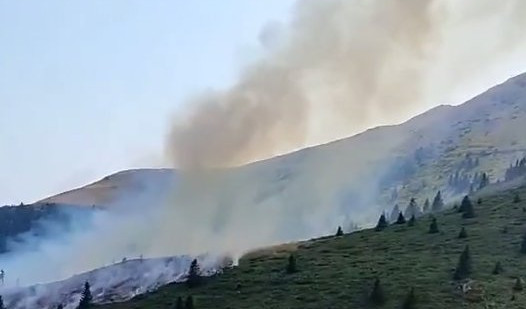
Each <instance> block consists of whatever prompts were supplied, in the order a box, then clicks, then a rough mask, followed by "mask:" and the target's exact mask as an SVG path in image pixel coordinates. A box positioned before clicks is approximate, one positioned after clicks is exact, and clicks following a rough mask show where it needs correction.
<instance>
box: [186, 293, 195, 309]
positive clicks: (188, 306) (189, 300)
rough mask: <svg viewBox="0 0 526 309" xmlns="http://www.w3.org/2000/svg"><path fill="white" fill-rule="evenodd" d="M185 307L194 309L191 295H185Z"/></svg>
mask: <svg viewBox="0 0 526 309" xmlns="http://www.w3.org/2000/svg"><path fill="white" fill-rule="evenodd" d="M184 307H185V309H194V298H193V297H192V295H188V296H187V297H186V302H185V306H184Z"/></svg>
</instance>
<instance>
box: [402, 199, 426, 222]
mask: <svg viewBox="0 0 526 309" xmlns="http://www.w3.org/2000/svg"><path fill="white" fill-rule="evenodd" d="M421 214H422V210H421V209H420V208H419V207H418V204H417V203H416V200H415V199H414V198H411V200H410V201H409V205H407V208H406V209H405V212H404V216H405V217H406V218H411V216H412V215H414V216H415V217H420V215H421Z"/></svg>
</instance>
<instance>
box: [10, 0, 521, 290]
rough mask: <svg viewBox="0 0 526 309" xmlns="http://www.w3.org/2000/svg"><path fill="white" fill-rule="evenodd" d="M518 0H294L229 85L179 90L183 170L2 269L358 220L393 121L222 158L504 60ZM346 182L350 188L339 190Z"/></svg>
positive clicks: (154, 251) (462, 82)
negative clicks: (285, 20)
mask: <svg viewBox="0 0 526 309" xmlns="http://www.w3.org/2000/svg"><path fill="white" fill-rule="evenodd" d="M525 5H526V2H524V1H522V0H506V1H499V2H496V1H492V0H466V1H462V2H460V1H453V0H443V1H441V0H433V1H432V0H428V1H426V0H378V1H365V0H318V1H315V0H310V1H307V0H304V1H299V2H298V4H297V6H296V8H295V11H294V16H293V18H292V21H291V23H290V25H288V26H283V27H275V26H273V27H272V28H267V29H265V31H264V32H263V33H262V36H261V38H262V40H263V41H264V45H265V47H266V48H267V51H266V56H264V57H262V58H261V59H260V60H259V61H258V62H256V63H253V64H252V65H251V66H249V67H248V68H246V69H245V70H244V71H243V72H242V73H241V74H240V78H239V80H238V81H237V83H235V84H234V85H233V86H232V87H231V88H229V89H226V90H220V91H215V92H209V93H203V94H200V95H198V96H196V98H195V99H194V101H192V102H189V106H190V107H191V108H193V110H192V111H191V112H190V113H189V114H188V115H180V116H181V117H180V118H179V120H178V121H176V122H175V123H174V124H173V127H172V129H171V132H170V134H169V138H168V142H167V152H168V153H169V154H170V158H171V161H172V162H173V164H174V165H175V166H176V167H179V168H181V170H182V171H181V173H182V174H181V175H179V176H178V180H177V181H176V184H175V185H174V186H173V187H171V188H170V190H169V191H170V194H169V195H168V196H164V194H161V193H159V192H156V191H153V193H151V195H154V196H156V197H158V200H157V201H156V202H155V203H152V202H151V201H150V198H149V197H148V198H144V199H142V200H129V201H128V200H123V201H121V203H122V204H123V205H121V207H118V208H115V210H112V211H110V212H104V213H100V214H97V216H96V217H95V219H94V223H93V226H92V228H91V229H90V230H75V231H74V232H72V233H70V235H68V237H67V240H65V241H57V240H53V241H50V242H47V243H46V244H45V245H42V246H40V248H39V250H38V251H30V252H24V255H16V254H15V255H12V257H13V258H12V259H10V261H5V262H4V261H3V262H4V263H5V265H11V269H13V270H10V271H9V273H16V272H20V273H22V272H24V273H23V274H18V275H20V276H21V277H22V278H23V284H28V283H33V282H41V281H48V280H55V279H61V278H64V277H67V276H69V275H71V274H74V273H76V272H79V271H83V270H88V269H90V268H94V267H100V266H101V265H104V264H108V263H111V260H113V259H116V260H119V259H120V258H122V257H123V256H128V257H129V256H135V257H137V256H139V255H140V254H144V256H145V257H156V256H165V255H172V254H193V255H196V254H201V253H206V252H212V253H223V252H228V253H232V254H234V255H235V256H236V257H237V256H239V254H242V253H243V252H246V250H247V249H250V248H254V247H258V246H262V245H268V244H273V243H279V242H281V241H287V240H297V239H303V238H307V237H311V236H314V235H320V234H324V233H325V234H326V233H330V232H335V229H336V227H337V225H344V228H345V227H347V226H345V224H347V223H350V221H354V222H358V223H363V222H370V220H371V218H373V217H374V218H376V216H377V214H378V212H379V209H380V207H375V206H377V205H374V204H372V202H371V198H372V197H373V196H374V194H376V193H377V192H376V190H377V181H378V179H377V178H376V175H378V174H380V171H381V170H382V169H384V168H386V166H381V165H376V164H375V163H376V162H377V161H378V160H380V159H379V157H380V156H382V155H383V154H385V153H386V152H388V151H389V150H391V149H393V147H394V146H395V145H398V143H400V142H402V141H403V137H401V136H396V134H395V135H391V136H389V138H386V137H385V136H383V135H373V136H375V137H376V139H373V140H370V141H369V140H368V143H367V146H368V147H370V148H369V149H360V152H357V151H353V149H352V147H353V145H354V144H351V145H347V144H339V145H337V147H335V148H332V149H331V152H324V151H322V150H320V149H321V148H319V149H317V150H312V151H308V152H302V153H298V154H294V155H293V156H292V157H289V158H288V159H287V158H285V159H283V158H282V159H275V160H280V161H279V162H278V164H274V165H272V169H269V168H268V166H269V165H267V163H265V162H262V163H257V164H253V165H249V166H244V167H241V168H234V169H223V168H225V167H231V166H235V165H241V164H244V163H247V162H251V161H255V160H258V159H262V158H266V157H270V156H273V155H275V154H280V153H284V152H288V151H291V150H293V149H297V148H300V147H303V146H305V145H309V144H316V143H320V142H326V141H329V140H331V139H334V138H338V137H342V136H346V135H349V134H351V133H355V132H357V131H360V130H363V129H365V128H367V127H369V126H371V125H374V124H379V123H392V122H398V121H401V120H403V119H405V118H407V117H408V116H409V115H412V114H414V113H415V112H416V111H421V110H425V109H426V108H428V107H431V106H433V105H435V104H439V103H445V102H442V101H441V100H442V99H443V98H444V97H445V96H444V95H445V94H447V93H449V92H452V91H456V90H458V89H457V88H463V87H464V86H466V85H469V84H472V83H475V84H476V83H477V82H476V81H477V80H482V79H484V78H485V77H484V76H487V75H490V74H493V73H495V72H500V71H502V70H504V69H506V68H509V67H510V66H511V65H513V64H514V63H515V61H517V59H520V58H519V57H518V56H517V55H524V54H525V53H526V42H525V40H524V39H523V37H522V36H521V34H522V30H523V29H525V28H526V16H525V15H526V7H525ZM525 69H526V68H525ZM453 103H460V102H453ZM377 133H378V132H377ZM360 145H363V144H360ZM322 148H323V147H322ZM363 156H366V158H363ZM375 160H376V161H375ZM274 162H276V161H274ZM357 162H358V163H357ZM353 164H354V165H353ZM342 166H343V167H346V169H342V168H341V167H342ZM372 167H375V168H376V169H377V171H372ZM356 184H359V185H360V186H359V187H355V186H354V185H356ZM349 188H357V189H356V191H359V192H351V193H349V192H344V191H345V190H344V189H349ZM123 196H125V197H126V196H127V195H126V192H124V193H123ZM349 196H350V197H351V198H350V197H349ZM349 200H351V201H352V202H347V203H346V201H349ZM342 201H343V202H342ZM342 204H346V205H348V206H346V207H347V208H345V209H342V208H341V205H342ZM132 206H133V207H132ZM346 215H348V216H350V217H345V216H346ZM59 240H60V239H59ZM43 260H45V263H46V266H45V268H44V266H43V265H42V261H43ZM10 263H11V264H10ZM26 265H33V267H34V269H27V267H26ZM11 284H13V283H12V282H11Z"/></svg>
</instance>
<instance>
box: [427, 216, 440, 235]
mask: <svg viewBox="0 0 526 309" xmlns="http://www.w3.org/2000/svg"><path fill="white" fill-rule="evenodd" d="M438 232H439V230H438V223H437V219H436V218H433V219H432V220H431V224H430V225H429V234H436V233H438Z"/></svg>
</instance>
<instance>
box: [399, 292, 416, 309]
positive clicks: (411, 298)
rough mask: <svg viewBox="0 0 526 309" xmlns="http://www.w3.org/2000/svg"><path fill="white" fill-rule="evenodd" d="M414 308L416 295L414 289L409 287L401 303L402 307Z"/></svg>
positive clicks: (405, 308) (403, 308)
mask: <svg viewBox="0 0 526 309" xmlns="http://www.w3.org/2000/svg"><path fill="white" fill-rule="evenodd" d="M415 308H416V297H415V289H414V288H411V290H410V291H409V294H407V296H406V297H405V300H404V303H403V304H402V309H415Z"/></svg>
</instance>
